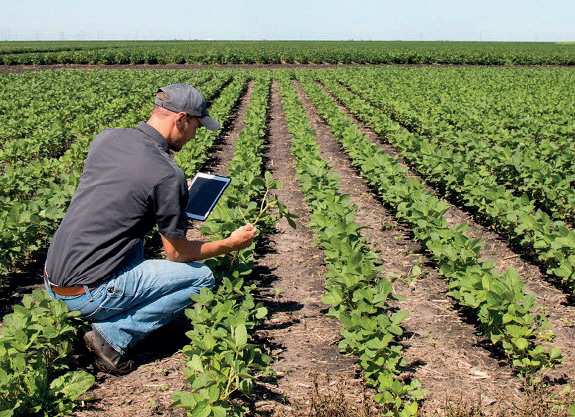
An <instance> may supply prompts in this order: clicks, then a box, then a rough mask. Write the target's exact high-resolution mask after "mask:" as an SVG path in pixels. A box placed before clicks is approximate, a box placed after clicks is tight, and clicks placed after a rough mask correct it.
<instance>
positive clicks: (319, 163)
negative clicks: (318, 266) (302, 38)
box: [280, 76, 424, 416]
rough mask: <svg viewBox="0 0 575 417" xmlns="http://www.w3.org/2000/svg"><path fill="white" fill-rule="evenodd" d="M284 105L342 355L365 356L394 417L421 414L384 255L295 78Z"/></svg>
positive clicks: (285, 87)
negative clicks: (342, 185) (404, 376)
mask: <svg viewBox="0 0 575 417" xmlns="http://www.w3.org/2000/svg"><path fill="white" fill-rule="evenodd" d="M280 81H281V94H282V107H283V109H284V112H285V114H286V118H287V125H288V130H289V132H290V134H291V137H292V143H293V144H292V153H293V155H294V156H295V159H296V169H297V178H298V180H299V184H300V185H299V187H300V189H301V190H302V191H303V192H304V194H305V199H306V201H307V204H308V207H309V210H310V222H309V224H308V226H310V227H311V228H312V229H313V230H314V236H315V239H316V241H317V242H318V243H319V245H320V246H321V248H322V249H323V253H324V258H325V263H326V266H327V270H328V272H327V276H326V284H325V293H324V296H323V298H322V300H323V302H324V303H326V304H329V305H331V306H332V307H331V308H330V310H329V313H328V316H330V317H334V318H336V319H338V320H339V321H340V322H341V323H342V325H343V330H342V331H341V334H342V336H343V339H342V341H341V342H340V343H339V348H340V350H341V351H342V352H345V353H347V354H352V355H354V356H357V358H358V359H359V363H360V365H361V367H362V369H363V371H364V373H365V378H366V381H367V383H368V384H369V385H370V386H373V387H374V388H375V389H376V390H377V394H376V395H375V400H376V401H377V402H379V403H381V404H383V405H384V407H385V411H386V413H387V415H396V416H411V415H416V414H417V413H418V409H419V402H420V401H421V400H422V399H423V396H424V391H422V390H420V384H419V382H418V381H416V380H412V381H410V382H407V383H406V382H403V383H402V382H401V381H400V379H399V378H398V376H399V373H400V372H401V370H402V369H403V368H404V367H405V366H406V361H405V359H404V358H403V357H402V356H401V350H402V346H401V345H400V344H399V343H397V342H396V341H395V339H396V338H397V337H400V336H401V335H402V334H403V329H402V328H401V327H400V325H401V322H402V321H403V320H404V319H405V318H406V317H407V313H406V312H395V313H391V312H390V311H389V304H388V303H389V300H395V298H394V296H393V294H392V286H391V282H390V281H389V280H387V279H386V278H382V277H379V275H380V272H381V271H382V266H381V265H380V264H379V263H378V259H377V258H378V257H377V254H375V253H374V252H373V251H372V250H371V249H370V248H369V245H368V244H367V242H366V241H365V238H363V237H362V236H361V234H360V233H359V231H360V227H359V226H358V225H357V224H356V223H355V222H354V221H353V219H354V217H355V212H356V211H357V208H356V207H355V206H353V204H352V203H351V202H350V200H349V196H348V195H342V194H340V192H339V178H338V176H337V175H335V174H331V173H330V172H329V170H330V167H329V165H328V164H327V162H326V161H325V160H323V159H322V158H321V156H320V154H319V147H318V145H317V143H316V142H315V132H314V131H313V130H312V129H311V128H310V126H309V122H308V120H307V117H306V114H305V110H304V108H303V106H302V105H301V103H300V101H299V99H298V96H297V93H296V91H295V89H294V87H293V85H292V84H291V81H290V79H289V78H288V77H287V76H284V77H282V78H281V80H280Z"/></svg>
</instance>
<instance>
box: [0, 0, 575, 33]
mask: <svg viewBox="0 0 575 417" xmlns="http://www.w3.org/2000/svg"><path fill="white" fill-rule="evenodd" d="M0 4H1V14H0V40H36V39H50V40H60V39H70V40H88V39H296V40H299V39H304V40H305V39H356V40H472V41H478V40H484V41H575V23H574V20H573V16H575V1H573V0H547V1H543V0H538V1H535V0H522V1H519V0H499V1H497V0H483V1H477V0H474V1H470V0H459V1H455V0H436V1H427V0H411V1H404V2H401V1H398V0H395V1H389V0H380V1H376V0H345V1H344V0H330V1H328V0H307V1H304V0H292V1H289V2H273V1H269V0H268V1H264V0H253V1H250V0H233V1H231V0H223V1H196V2H190V1H188V2H162V1H158V0H154V1H150V0H138V1H133V0H129V1H112V0H98V1H90V2H81V1H77V0H76V1H71V0H64V1H52V2H48V1H45V0H44V1H38V0H26V1H21V0H0Z"/></svg>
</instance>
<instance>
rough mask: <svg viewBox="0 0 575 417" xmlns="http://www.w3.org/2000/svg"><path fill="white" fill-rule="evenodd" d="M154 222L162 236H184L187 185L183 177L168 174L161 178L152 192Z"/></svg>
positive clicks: (186, 225)
mask: <svg viewBox="0 0 575 417" xmlns="http://www.w3.org/2000/svg"><path fill="white" fill-rule="evenodd" d="M152 199H153V202H154V215H155V216H156V223H157V224H158V228H159V229H160V233H161V234H162V235H163V236H166V237H169V238H173V239H177V238H181V237H184V236H186V231H187V230H188V217H187V216H186V206H187V204H188V187H186V181H185V178H183V181H182V179H180V178H178V177H177V176H168V177H166V178H164V179H162V180H161V181H160V182H159V183H158V184H157V185H156V186H155V187H154V190H153V192H152Z"/></svg>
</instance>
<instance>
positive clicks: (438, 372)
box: [296, 83, 521, 412]
mask: <svg viewBox="0 0 575 417" xmlns="http://www.w3.org/2000/svg"><path fill="white" fill-rule="evenodd" d="M296 88H297V89H298V92H299V93H300V98H301V99H302V102H303V103H304V107H305V108H306V110H307V112H308V118H309V119H310V121H311V124H312V127H313V128H314V129H315V130H316V133H317V140H318V143H319V144H320V149H321V152H322V155H323V157H324V158H325V159H326V160H327V161H328V162H329V163H330V164H331V165H332V166H333V172H336V173H338V174H339V175H340V177H341V179H342V181H341V190H342V192H343V193H345V194H349V195H350V198H351V201H352V202H353V203H354V204H355V205H356V206H357V207H358V213H357V216H356V222H357V223H358V224H359V225H360V226H367V227H369V228H368V229H364V230H363V232H362V234H363V235H364V236H365V237H366V238H367V240H368V241H369V242H370V244H371V245H372V247H373V248H375V249H376V250H377V251H379V252H380V258H381V260H382V262H383V263H384V265H385V267H386V271H387V273H388V275H389V273H390V272H391V273H394V274H396V275H400V276H403V279H398V280H396V281H395V284H394V289H395V293H396V294H397V295H400V296H403V297H405V301H401V302H398V303H397V304H396V306H397V307H398V308H400V309H402V310H406V311H409V313H410V316H409V318H408V319H407V320H406V321H405V322H404V324H405V327H406V329H407V331H408V332H409V335H408V337H407V339H406V341H405V345H406V350H405V353H406V357H407V358H408V360H409V361H410V364H411V365H410V368H411V369H410V370H411V371H412V372H413V375H414V376H415V378H416V379H418V380H420V381H421V382H422V384H423V386H424V387H426V388H427V389H428V390H429V392H430V393H429V397H428V401H427V402H426V404H425V409H426V411H427V412H433V411H436V410H438V407H440V405H441V404H442V403H443V402H444V399H445V396H446V394H447V395H450V396H452V397H457V398H460V397H463V398H472V397H475V398H479V396H481V401H482V402H483V404H484V406H493V407H497V406H498V405H499V403H501V402H502V401H503V399H502V398H501V396H500V393H501V392H505V393H506V396H507V397H508V399H509V400H517V398H519V397H520V396H521V394H520V392H519V385H520V384H519V381H518V380H517V379H516V378H514V377H513V375H512V373H511V372H510V370H509V368H508V367H507V366H506V365H505V363H504V362H501V361H500V360H499V358H495V357H493V356H492V355H491V353H490V352H489V351H488V350H486V349H482V348H481V347H480V345H482V344H484V342H485V340H484V338H482V337H481V336H479V335H477V330H476V328H475V327H474V326H472V325H470V324H469V323H466V322H465V321H466V320H465V318H464V317H462V316H461V315H460V314H459V313H458V310H457V308H456V306H455V303H454V302H453V300H451V299H450V298H449V297H447V295H446V292H447V291H448V287H447V283H446V281H445V280H444V279H442V278H441V277H440V276H439V275H438V272H437V270H436V269H434V268H433V267H431V266H429V265H428V260H427V259H426V258H425V257H424V256H423V255H421V250H422V249H421V247H420V246H419V245H418V244H417V243H415V242H414V241H413V238H412V235H411V233H410V231H409V230H408V228H406V227H404V226H402V225H400V224H397V223H396V222H394V220H393V218H392V216H391V215H390V214H389V213H388V212H387V211H386V210H385V208H384V207H383V205H382V204H381V202H380V201H378V200H377V199H376V197H374V194H373V192H372V191H371V190H370V189H369V186H368V185H367V183H366V181H365V180H364V179H363V178H361V177H359V176H358V173H357V171H356V170H355V169H354V168H353V167H352V166H351V164H350V161H349V159H348V158H347V156H346V155H345V153H344V152H343V151H342V150H341V149H340V147H339V145H338V143H337V140H336V139H335V138H334V137H333V136H332V135H331V133H330V129H329V126H327V125H326V124H325V122H324V121H323V120H322V119H321V118H320V116H319V115H318V114H317V112H316V110H315V108H314V106H313V104H312V103H311V101H310V100H309V98H308V97H307V96H306V95H305V93H304V92H303V90H302V89H301V86H300V85H299V84H298V83H296ZM364 132H365V133H366V134H368V135H369V138H370V140H372V141H375V140H377V137H376V135H375V134H374V133H373V132H368V131H366V130H365V129H364ZM414 265H417V266H419V267H420V268H421V269H422V274H418V276H412V268H413V266H414Z"/></svg>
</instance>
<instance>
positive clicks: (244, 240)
mask: <svg viewBox="0 0 575 417" xmlns="http://www.w3.org/2000/svg"><path fill="white" fill-rule="evenodd" d="M257 231H258V229H257V228H256V227H255V226H254V225H253V224H251V223H248V224H246V225H244V226H242V227H240V228H238V229H236V230H234V231H233V232H232V234H231V235H230V236H229V237H228V238H227V239H226V241H227V244H228V245H229V246H230V247H231V248H232V251H236V250H241V249H245V248H247V247H248V246H250V245H251V243H252V240H253V238H254V236H255V234H256V232H257Z"/></svg>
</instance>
